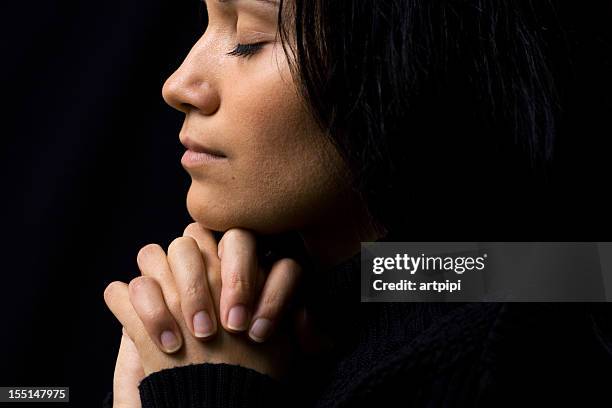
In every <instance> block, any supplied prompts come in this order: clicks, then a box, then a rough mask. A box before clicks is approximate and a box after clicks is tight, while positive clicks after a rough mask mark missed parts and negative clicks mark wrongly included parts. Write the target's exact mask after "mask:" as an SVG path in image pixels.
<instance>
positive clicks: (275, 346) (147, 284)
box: [104, 223, 323, 408]
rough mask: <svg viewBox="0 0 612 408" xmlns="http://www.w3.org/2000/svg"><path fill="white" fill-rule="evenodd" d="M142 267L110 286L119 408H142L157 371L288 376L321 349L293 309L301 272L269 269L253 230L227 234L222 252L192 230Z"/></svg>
mask: <svg viewBox="0 0 612 408" xmlns="http://www.w3.org/2000/svg"><path fill="white" fill-rule="evenodd" d="M137 263H138V267H139V269H140V271H141V273H142V276H139V277H137V278H135V279H133V280H132V281H131V282H130V283H129V284H126V283H123V282H113V283H111V284H110V285H108V287H107V288H106V290H105V292H104V299H105V301H106V304H107V306H108V307H109V309H110V310H111V311H112V313H113V314H114V315H115V317H116V318H117V319H118V320H119V322H120V323H121V324H122V326H123V336H122V339H121V345H120V349H119V354H118V357H117V363H116V366H115V378H114V386H113V390H114V407H115V408H133V407H139V406H140V400H139V394H138V384H139V382H140V381H141V380H142V379H143V378H144V377H145V376H147V375H149V374H151V373H154V372H156V371H160V370H163V369H166V368H172V367H177V366H183V365H188V364H198V363H228V364H237V365H241V366H245V367H249V368H252V369H254V370H256V371H259V372H261V373H264V374H268V375H270V376H272V377H274V378H281V377H282V376H283V374H284V373H285V372H286V370H287V368H288V365H289V364H290V362H291V359H292V357H293V355H294V353H295V351H296V347H295V346H297V345H300V346H302V348H303V349H306V350H315V349H317V348H319V345H321V344H323V341H322V340H321V339H322V338H317V337H316V336H315V335H314V332H313V326H312V322H311V321H310V320H309V319H308V317H307V316H308V315H307V314H306V312H305V309H303V308H298V307H297V305H294V304H292V298H293V296H294V294H295V292H296V289H297V287H298V283H299V281H300V277H301V275H302V273H303V272H302V268H301V266H300V265H299V264H298V263H297V262H296V261H294V260H293V259H289V258H283V259H280V260H278V261H276V262H275V263H273V264H272V266H271V268H270V270H269V271H266V270H264V269H263V268H262V267H261V266H259V265H258V260H257V255H256V242H255V237H254V235H253V234H252V233H250V232H249V231H246V230H242V229H232V230H229V231H227V232H226V233H225V234H224V235H223V237H222V238H221V240H220V241H219V243H218V244H217V241H216V239H215V237H214V235H213V234H212V232H211V231H209V230H206V229H205V228H203V227H201V226H200V225H199V224H197V223H192V224H190V225H189V226H187V228H186V229H185V232H184V234H183V236H182V237H179V238H176V239H175V240H174V241H172V243H171V244H170V246H169V247H168V252H167V254H166V253H165V252H164V250H163V249H162V248H161V247H160V246H159V245H156V244H150V245H147V246H145V247H143V248H142V249H141V250H140V251H139V253H138V256H137ZM285 315H286V316H285ZM287 318H290V319H287ZM220 326H221V328H222V329H221V330H220ZM293 329H297V332H296V331H294V330H293ZM244 331H248V337H247V336H246V335H245V333H243V332H244ZM296 333H297V334H298V336H297V337H296V336H295V334H296Z"/></svg>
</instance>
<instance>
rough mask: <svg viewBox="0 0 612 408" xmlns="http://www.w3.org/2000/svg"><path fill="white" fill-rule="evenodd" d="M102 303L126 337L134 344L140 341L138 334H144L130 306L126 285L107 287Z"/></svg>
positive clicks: (138, 319)
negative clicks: (104, 303) (120, 326)
mask: <svg viewBox="0 0 612 408" xmlns="http://www.w3.org/2000/svg"><path fill="white" fill-rule="evenodd" d="M104 301H105V302H106V306H108V308H109V309H110V311H111V312H112V313H113V315H115V317H116V318H117V320H119V323H121V325H122V326H123V328H124V329H125V331H126V332H127V335H128V336H129V337H130V338H131V339H132V340H134V341H135V342H136V341H137V340H138V339H141V338H142V336H139V334H140V333H144V332H145V329H144V326H143V325H142V322H141V321H140V318H139V317H138V315H137V314H136V311H135V310H134V307H133V306H132V302H130V295H129V289H128V285H127V283H123V282H119V281H116V282H112V283H111V284H110V285H108V286H107V287H106V289H105V290H104ZM147 338H148V336H147ZM136 346H137V347H138V346H139V344H138V343H137V344H136Z"/></svg>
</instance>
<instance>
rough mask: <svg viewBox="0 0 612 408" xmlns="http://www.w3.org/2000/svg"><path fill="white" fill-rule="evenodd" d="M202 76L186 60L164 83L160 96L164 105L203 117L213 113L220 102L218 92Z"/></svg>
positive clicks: (201, 73)
mask: <svg viewBox="0 0 612 408" xmlns="http://www.w3.org/2000/svg"><path fill="white" fill-rule="evenodd" d="M197 65H198V64H194V66H197ZM200 67H201V65H200ZM203 74H204V73H203V72H200V71H198V70H197V69H195V68H194V67H192V66H191V65H190V64H189V60H188V59H187V60H185V62H183V64H182V65H181V66H180V67H179V68H178V69H177V70H176V71H175V72H174V73H173V74H172V75H171V76H170V77H169V78H168V79H167V80H166V82H165V83H164V86H163V88H162V96H163V98H164V100H165V101H166V103H167V104H168V105H170V106H172V107H173V108H174V109H177V110H179V111H181V112H183V113H187V112H189V111H190V110H198V111H200V112H201V113H203V114H205V115H212V114H213V113H215V112H216V111H217V110H218V109H219V104H220V102H221V101H220V97H219V92H218V91H217V89H216V88H215V87H214V86H213V85H212V84H211V83H210V82H209V81H206V80H205V79H204V78H203Z"/></svg>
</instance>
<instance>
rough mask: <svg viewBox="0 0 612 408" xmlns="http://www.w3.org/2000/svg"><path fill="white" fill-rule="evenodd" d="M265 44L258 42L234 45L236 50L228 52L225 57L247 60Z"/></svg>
mask: <svg viewBox="0 0 612 408" xmlns="http://www.w3.org/2000/svg"><path fill="white" fill-rule="evenodd" d="M265 44H266V43H265V42H259V43H254V44H238V45H236V48H234V49H233V50H232V51H230V52H228V53H227V55H233V56H237V57H244V58H248V57H250V56H252V55H254V54H255V53H257V52H258V51H259V50H261V49H262V48H263V46H264V45H265Z"/></svg>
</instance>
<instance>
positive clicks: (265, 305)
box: [249, 258, 302, 342]
mask: <svg viewBox="0 0 612 408" xmlns="http://www.w3.org/2000/svg"><path fill="white" fill-rule="evenodd" d="M301 273H302V268H301V267H300V265H299V264H298V263H297V262H296V261H294V260H293V259H290V258H283V259H280V260H278V261H276V262H275V263H274V264H273V265H272V269H271V270H270V273H269V274H268V277H267V279H266V282H265V284H264V287H263V290H262V292H261V295H260V297H259V304H258V306H257V309H256V311H255V314H254V317H253V322H252V323H251V328H250V330H249V337H250V338H251V339H253V340H255V341H257V342H263V341H265V340H266V339H267V338H268V337H269V336H270V334H272V332H273V331H274V328H275V327H276V325H277V323H278V322H279V321H280V320H281V318H282V315H283V312H284V311H286V310H287V309H288V308H289V303H290V301H291V299H292V296H293V294H294V293H295V290H296V288H297V286H298V281H299V278H300V276H301Z"/></svg>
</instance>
